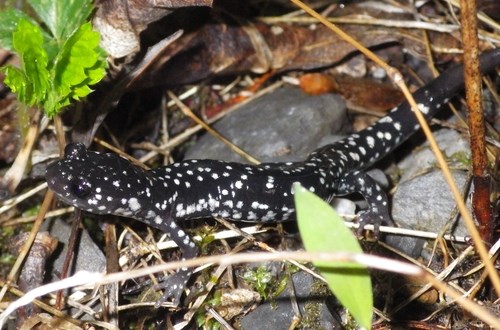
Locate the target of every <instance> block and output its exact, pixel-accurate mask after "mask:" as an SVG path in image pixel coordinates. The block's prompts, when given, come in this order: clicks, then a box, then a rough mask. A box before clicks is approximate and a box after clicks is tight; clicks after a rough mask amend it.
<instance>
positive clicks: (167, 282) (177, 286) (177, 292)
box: [155, 219, 198, 308]
mask: <svg viewBox="0 0 500 330" xmlns="http://www.w3.org/2000/svg"><path fill="white" fill-rule="evenodd" d="M160 230H162V231H164V232H166V233H169V234H170V238H171V239H172V240H173V241H174V242H175V243H177V245H178V246H179V249H180V250H181V252H182V260H186V259H191V258H195V257H197V256H198V248H197V247H196V245H195V243H194V241H193V239H192V238H191V237H190V236H189V235H188V234H187V233H186V232H185V231H184V230H183V229H181V228H180V227H179V226H178V225H177V223H176V222H175V221H174V220H173V219H172V220H170V221H168V222H167V223H166V225H165V226H164V228H160ZM192 274H193V269H192V268H181V269H179V270H178V271H177V272H176V273H174V274H172V275H170V276H168V277H165V278H164V279H163V280H162V282H161V283H159V284H158V285H157V286H156V287H155V289H157V290H160V289H165V291H164V292H163V296H162V297H161V298H160V299H159V300H158V301H157V302H156V304H155V307H156V308H158V307H160V306H161V304H163V303H164V302H166V301H167V300H171V302H172V304H173V305H174V306H178V305H179V304H180V301H181V296H182V294H183V292H184V289H185V287H186V284H187V281H188V280H189V278H190V277H191V275H192Z"/></svg>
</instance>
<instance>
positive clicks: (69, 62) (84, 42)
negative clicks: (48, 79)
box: [44, 23, 106, 117]
mask: <svg viewBox="0 0 500 330" xmlns="http://www.w3.org/2000/svg"><path fill="white" fill-rule="evenodd" d="M105 75H106V58H105V54H104V52H103V51H102V50H101V49H100V48H99V34H98V33H97V32H95V31H93V30H92V25H91V24H90V23H86V24H83V25H82V26H80V27H79V28H78V29H77V30H76V31H75V33H73V34H72V35H71V37H70V38H69V39H68V40H66V42H65V43H64V44H63V46H62V49H61V52H60V53H59V54H58V56H57V58H56V65H55V66H54V70H53V72H52V77H53V89H52V91H51V92H50V96H49V97H48V98H47V102H46V103H45V104H44V108H45V111H46V113H47V115H48V116H49V117H52V116H53V115H54V114H55V113H57V111H58V110H59V109H61V108H63V107H65V106H67V105H68V104H70V103H71V100H79V99H81V98H83V97H85V96H87V95H88V94H89V93H91V92H92V89H90V88H89V86H88V85H92V84H95V83H97V82H99V81H100V80H101V79H102V78H103V77H104V76H105Z"/></svg>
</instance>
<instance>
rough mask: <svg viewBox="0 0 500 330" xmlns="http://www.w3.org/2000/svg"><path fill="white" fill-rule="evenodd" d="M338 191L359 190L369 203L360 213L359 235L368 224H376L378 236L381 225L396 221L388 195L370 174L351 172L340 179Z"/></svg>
mask: <svg viewBox="0 0 500 330" xmlns="http://www.w3.org/2000/svg"><path fill="white" fill-rule="evenodd" d="M337 192H338V194H339V195H348V194H352V193H356V192H358V193H360V194H361V195H362V196H363V198H364V199H365V200H366V202H367V203H368V209H367V210H365V211H363V212H361V213H360V214H359V228H358V235H359V234H362V232H363V229H364V226H365V225H367V224H372V225H373V226H374V234H375V236H378V234H379V226H380V225H382V224H388V223H394V222H393V221H392V219H391V216H390V214H389V201H388V199H387V195H386V194H385V192H384V191H383V190H382V188H380V186H379V185H378V184H377V183H376V182H375V181H374V180H373V179H372V178H371V177H370V176H369V175H368V174H366V173H364V172H361V171H355V172H352V173H349V174H348V175H346V176H345V177H344V178H342V179H341V180H340V182H339V186H338V191H337Z"/></svg>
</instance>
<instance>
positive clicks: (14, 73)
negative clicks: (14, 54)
mask: <svg viewBox="0 0 500 330" xmlns="http://www.w3.org/2000/svg"><path fill="white" fill-rule="evenodd" d="M2 70H3V71H4V72H5V80H4V82H5V84H6V85H7V86H9V87H10V89H11V90H12V92H14V93H16V94H17V98H18V99H19V100H21V101H22V102H25V101H24V100H27V99H29V98H31V95H32V94H33V93H32V91H31V84H30V83H28V78H27V77H26V75H25V74H24V72H23V71H22V70H19V69H18V68H15V67H13V66H11V65H9V66H6V67H5V68H3V69H2ZM28 95H29V96H28ZM25 103H27V102H25Z"/></svg>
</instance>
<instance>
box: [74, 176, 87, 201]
mask: <svg viewBox="0 0 500 330" xmlns="http://www.w3.org/2000/svg"><path fill="white" fill-rule="evenodd" d="M71 191H72V192H73V193H74V194H75V195H76V197H78V198H85V197H87V196H88V195H90V192H91V191H92V186H91V185H90V183H89V182H88V181H86V180H81V179H78V180H74V181H73V182H71Z"/></svg>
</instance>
